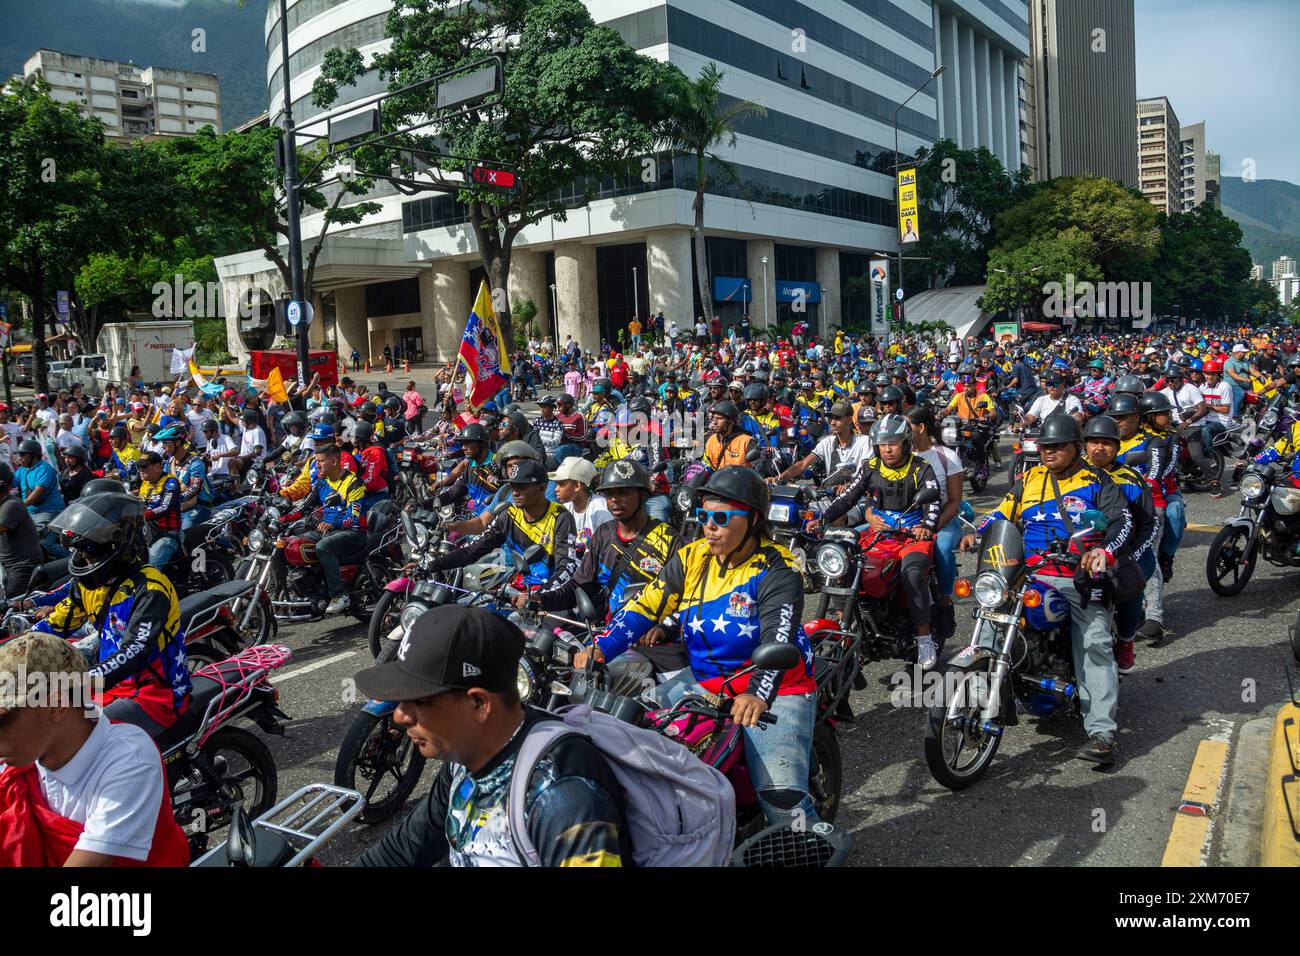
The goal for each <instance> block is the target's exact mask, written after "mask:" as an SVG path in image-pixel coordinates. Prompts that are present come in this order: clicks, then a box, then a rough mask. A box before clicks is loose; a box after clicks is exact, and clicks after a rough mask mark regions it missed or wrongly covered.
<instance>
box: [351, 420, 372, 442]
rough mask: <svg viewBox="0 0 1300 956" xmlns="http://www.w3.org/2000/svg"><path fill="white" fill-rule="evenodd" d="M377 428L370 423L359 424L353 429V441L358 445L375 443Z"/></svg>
mask: <svg viewBox="0 0 1300 956" xmlns="http://www.w3.org/2000/svg"><path fill="white" fill-rule="evenodd" d="M374 438H375V426H374V425H372V424H370V422H357V423H356V425H354V426H353V427H352V440H353V441H354V442H355V443H356V444H358V445H365V444H369V443H370V442H372V441H374Z"/></svg>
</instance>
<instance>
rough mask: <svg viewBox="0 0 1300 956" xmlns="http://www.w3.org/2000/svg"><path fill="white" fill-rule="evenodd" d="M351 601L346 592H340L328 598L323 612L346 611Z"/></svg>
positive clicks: (335, 612) (336, 612)
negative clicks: (328, 600)
mask: <svg viewBox="0 0 1300 956" xmlns="http://www.w3.org/2000/svg"><path fill="white" fill-rule="evenodd" d="M351 603H352V602H351V600H350V599H349V598H348V596H347V595H346V594H340V595H339V596H338V597H333V598H330V602H329V604H327V605H325V613H326V614H338V613H339V612H340V611H346V610H347V609H348V605H349V604H351Z"/></svg>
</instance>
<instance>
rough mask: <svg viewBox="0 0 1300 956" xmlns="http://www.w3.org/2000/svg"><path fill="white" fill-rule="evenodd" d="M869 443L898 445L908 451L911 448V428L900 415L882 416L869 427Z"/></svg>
mask: <svg viewBox="0 0 1300 956" xmlns="http://www.w3.org/2000/svg"><path fill="white" fill-rule="evenodd" d="M871 441H872V443H873V444H876V445H880V444H891V445H892V444H894V443H900V444H902V446H903V450H904V451H908V450H909V449H911V447H912V426H911V424H910V423H909V422H908V420H907V419H906V418H904V417H903V416H902V415H882V416H881V417H880V420H879V421H877V422H876V424H874V425H872V426H871Z"/></svg>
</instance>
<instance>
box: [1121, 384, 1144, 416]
mask: <svg viewBox="0 0 1300 956" xmlns="http://www.w3.org/2000/svg"><path fill="white" fill-rule="evenodd" d="M1146 390H1147V387H1146V386H1145V385H1143V384H1142V379H1140V378H1138V377H1137V376H1136V375H1121V376H1120V377H1119V378H1118V379H1116V381H1115V394H1116V395H1123V394H1126V395H1141V394H1142V393H1143V392H1145V391H1146ZM1121 414H1127V413H1121Z"/></svg>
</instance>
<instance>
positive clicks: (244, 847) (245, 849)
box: [226, 804, 257, 867]
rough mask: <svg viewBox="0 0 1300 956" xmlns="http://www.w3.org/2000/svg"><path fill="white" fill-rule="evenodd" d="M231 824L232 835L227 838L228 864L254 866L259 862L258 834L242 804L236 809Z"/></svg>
mask: <svg viewBox="0 0 1300 956" xmlns="http://www.w3.org/2000/svg"><path fill="white" fill-rule="evenodd" d="M230 823H231V825H230V835H229V836H228V837H227V838H226V862H227V863H228V864H230V865H231V866H246V867H251V866H253V864H254V863H255V862H256V860H257V834H256V833H255V832H254V830H253V824H252V823H251V822H249V819H248V814H247V813H246V812H244V807H243V805H242V804H239V805H237V806H236V807H235V813H234V816H233V818H232V819H231V821H230Z"/></svg>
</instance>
